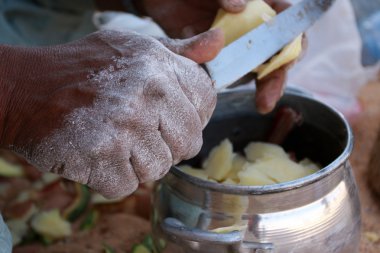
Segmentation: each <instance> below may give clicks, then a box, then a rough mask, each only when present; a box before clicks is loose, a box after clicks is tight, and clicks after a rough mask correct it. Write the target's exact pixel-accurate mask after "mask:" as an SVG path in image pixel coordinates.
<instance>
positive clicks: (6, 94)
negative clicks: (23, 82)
mask: <svg viewBox="0 0 380 253" xmlns="http://www.w3.org/2000/svg"><path fill="white" fill-rule="evenodd" d="M12 51H13V50H12V47H9V46H2V45H0V59H1V60H0V147H1V146H2V145H3V143H2V140H4V131H5V121H6V119H7V114H8V109H9V100H10V97H11V95H10V94H12V90H13V89H14V87H15V85H14V84H12V82H11V81H10V80H11V77H10V72H11V68H12V65H13V64H12V63H11V62H12V54H13V53H12Z"/></svg>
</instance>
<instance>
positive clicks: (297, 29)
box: [205, 0, 335, 90]
mask: <svg viewBox="0 0 380 253" xmlns="http://www.w3.org/2000/svg"><path fill="white" fill-rule="evenodd" d="M334 1H335V0H303V1H301V2H300V3H298V4H296V5H294V6H292V7H290V8H288V9H287V10H285V11H283V12H281V13H280V14H279V15H277V16H276V17H274V18H273V19H271V20H270V21H269V22H266V23H264V24H262V25H260V26H259V27H257V28H256V29H254V30H252V31H250V32H248V33H246V34H245V35H243V36H242V37H240V38H239V39H237V40H236V41H234V42H233V43H231V44H229V45H228V46H227V47H225V48H224V49H223V50H222V51H221V52H220V53H219V54H218V56H217V57H216V58H215V59H213V60H212V61H210V62H207V63H206V64H205V66H206V69H207V71H208V73H209V74H210V76H211V79H212V80H213V81H214V82H215V87H216V89H217V90H222V89H224V88H226V87H228V86H229V85H231V84H233V83H234V82H235V81H237V80H239V79H240V78H242V77H243V76H244V75H246V74H247V73H249V72H251V71H252V70H253V69H255V68H256V67H258V66H260V65H261V64H263V63H264V62H265V61H267V60H268V59H270V58H271V57H272V56H273V55H275V54H276V53H277V52H278V51H279V50H281V49H282V48H283V47H284V46H286V45H287V44H289V43H290V42H291V41H292V40H293V39H295V38H296V37H297V36H299V35H300V34H301V33H303V32H304V31H306V29H307V28H309V27H310V26H311V25H312V24H314V22H315V21H317V20H318V19H319V18H320V17H321V16H322V14H323V13H324V12H326V10H327V9H329V8H330V6H331V5H332V4H333V2H334Z"/></svg>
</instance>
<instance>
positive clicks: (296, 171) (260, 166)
mask: <svg viewBox="0 0 380 253" xmlns="http://www.w3.org/2000/svg"><path fill="white" fill-rule="evenodd" d="M249 169H250V170H251V171H254V170H257V171H260V172H261V173H262V174H264V175H266V176H267V177H268V178H270V179H271V180H273V181H274V182H275V183H283V182H287V181H292V180H296V179H298V178H301V177H304V176H307V175H308V173H307V171H306V170H305V169H304V168H303V167H302V166H301V165H299V164H297V163H295V162H293V161H291V160H290V159H281V158H273V159H268V160H261V161H259V162H256V163H253V164H251V165H250V166H249ZM241 180H242V178H241V177H240V181H241Z"/></svg>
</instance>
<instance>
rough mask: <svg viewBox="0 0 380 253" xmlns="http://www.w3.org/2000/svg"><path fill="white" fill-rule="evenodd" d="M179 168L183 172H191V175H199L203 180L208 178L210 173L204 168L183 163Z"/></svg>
mask: <svg viewBox="0 0 380 253" xmlns="http://www.w3.org/2000/svg"><path fill="white" fill-rule="evenodd" d="M179 168H180V169H181V170H182V171H183V172H185V173H186V174H189V175H190V176H193V177H197V178H200V179H203V180H207V179H208V175H207V174H206V172H205V171H204V170H202V169H195V168H192V167H191V166H188V165H181V166H179Z"/></svg>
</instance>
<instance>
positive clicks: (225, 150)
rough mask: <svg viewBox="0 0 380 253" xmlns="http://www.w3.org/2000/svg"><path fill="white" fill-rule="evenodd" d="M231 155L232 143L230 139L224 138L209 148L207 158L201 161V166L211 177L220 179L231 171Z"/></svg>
mask: <svg viewBox="0 0 380 253" xmlns="http://www.w3.org/2000/svg"><path fill="white" fill-rule="evenodd" d="M233 157H234V153H233V149H232V143H231V142H230V140H228V139H225V140H223V141H222V142H221V143H220V145H219V146H216V147H214V148H213V149H212V150H211V152H210V154H209V156H208V158H207V159H206V161H205V162H204V163H203V168H204V169H205V170H206V174H207V175H208V176H209V177H210V178H211V179H214V180H216V181H221V180H223V179H225V178H226V176H227V174H228V173H229V172H230V171H231V169H232V160H233Z"/></svg>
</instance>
